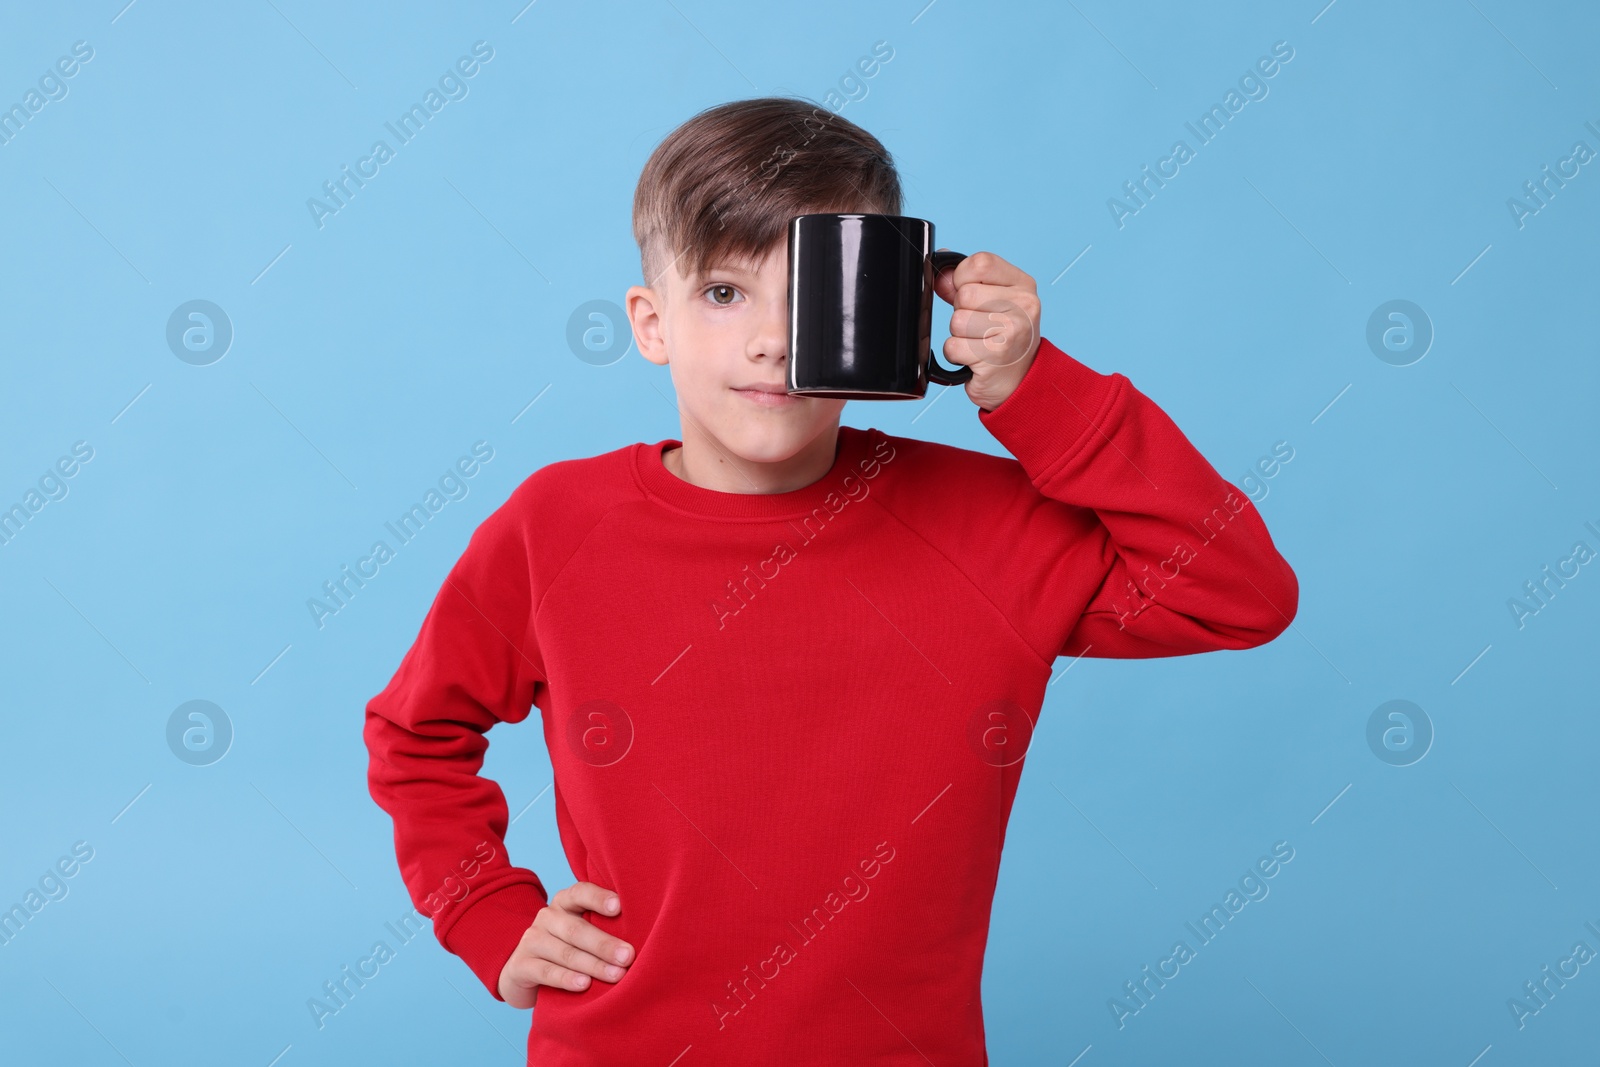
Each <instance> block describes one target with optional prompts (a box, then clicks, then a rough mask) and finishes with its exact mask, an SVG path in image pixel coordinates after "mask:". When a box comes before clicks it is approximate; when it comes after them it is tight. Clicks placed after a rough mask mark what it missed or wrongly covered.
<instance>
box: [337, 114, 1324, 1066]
mask: <svg viewBox="0 0 1600 1067" xmlns="http://www.w3.org/2000/svg"><path fill="white" fill-rule="evenodd" d="M812 212H871V213H880V214H900V213H901V197H900V186H899V180H898V178H897V176H896V174H895V170H894V165H893V162H892V160H891V159H890V157H889V154H888V152H886V151H885V150H884V148H883V146H882V145H881V144H880V143H879V142H878V141H877V140H876V139H875V138H874V137H872V135H870V134H868V133H867V132H866V131H864V130H862V129H861V128H859V127H858V126H856V125H854V124H853V123H850V122H848V121H846V120H844V119H842V118H839V117H838V116H837V115H833V114H831V113H828V112H826V111H823V110H821V109H817V108H812V107H811V106H810V105H809V104H808V103H805V102H802V101H799V100H793V99H784V98H762V99H753V100H744V101H738V102H734V103H730V104H725V105H722V106H719V107H715V108H711V109H708V110H707V111H704V112H702V113H701V114H699V115H697V116H695V117H694V118H693V119H691V120H690V121H688V122H686V123H685V124H684V125H682V126H680V127H679V128H678V129H677V130H676V131H674V132H673V133H672V134H670V135H669V136H668V137H667V138H666V139H665V140H664V141H663V142H662V143H661V144H660V145H659V146H658V147H657V148H656V150H655V152H654V153H653V154H652V155H651V157H650V160H649V161H648V163H647V164H646V165H645V168H644V171H643V173H642V175H641V177H640V180H639V185H638V188H637V191H636V194H635V199H634V236H635V238H636V239H637V240H638V242H639V246H640V254H641V261H642V265H643V268H644V277H645V278H646V279H648V280H649V281H650V285H649V286H648V287H646V286H637V285H636V286H634V287H632V288H631V289H629V290H628V294H627V301H628V314H629V318H630V320H631V323H632V327H633V332H634V337H635V339H636V341H637V343H638V345H639V349H640V351H641V353H642V354H643V355H644V357H645V358H646V359H648V360H650V361H651V362H652V363H657V364H665V365H666V366H667V367H668V370H669V372H670V374H671V376H672V383H673V387H674V389H675V391H676V393H677V398H678V405H679V410H680V413H681V415H682V439H681V440H672V439H668V440H664V441H658V442H656V443H654V444H645V443H637V444H633V445H629V446H627V447H624V448H620V449H617V450H616V451H613V452H608V453H605V454H603V455H600V456H595V457H592V458H585V459H572V460H565V461H562V462H558V463H552V464H550V465H548V466H546V467H544V468H542V469H541V470H538V471H536V472H535V473H534V474H533V475H532V476H530V477H529V478H528V479H527V480H525V481H524V482H523V483H522V484H521V485H520V486H519V487H518V488H517V489H516V490H515V491H514V492H513V493H512V494H511V497H510V499H508V500H507V501H506V503H505V504H504V505H503V506H501V507H500V508H499V509H498V510H497V511H495V512H494V513H493V514H492V515H490V516H489V517H488V518H487V519H485V520H484V522H483V524H482V525H481V526H480V527H479V528H478V529H477V530H476V531H475V532H474V534H473V536H472V539H471V542H470V543H469V545H468V546H467V548H466V550H465V552H463V554H462V556H461V558H460V560H459V561H457V563H456V564H455V566H454V568H453V569H452V570H451V572H450V574H449V576H448V578H447V579H446V581H445V583H444V586H443V588H442V589H441V590H440V591H439V594H438V596H437V598H436V599H435V600H434V602H433V605H432V607H431V608H430V609H429V611H428V614H427V617H426V618H425V620H424V622H423V624H422V627H421V631H420V633H419V634H418V637H417V640H416V643H415V644H414V645H413V646H412V648H411V649H410V651H409V652H408V653H407V654H406V656H405V658H404V659H403V661H402V662H401V664H400V667H399V669H398V670H397V671H396V673H395V675H394V677H393V679H392V680H391V681H390V682H389V684H388V686H387V687H386V688H385V689H384V690H383V692H382V693H380V694H379V695H377V696H376V697H374V698H373V699H372V700H371V701H370V702H369V703H368V705H367V709H366V724H365V737H366V741H367V745H368V747H369V750H370V752H371V764H370V770H369V784H370V789H371V793H372V796H373V798H374V800H376V801H377V803H378V804H379V805H381V806H382V807H383V808H384V809H385V810H386V811H388V812H389V813H390V814H391V815H392V816H393V818H394V825H395V846H396V851H397V853H398V857H399V862H400V868H401V873H402V876H403V878H404V880H405V883H406V886H407V887H408V889H409V891H410V893H411V896H412V899H413V900H414V902H415V903H416V905H417V907H418V908H419V909H420V910H422V911H423V912H424V913H426V914H428V915H430V916H431V917H432V919H433V923H434V932H435V934H436V936H437V937H438V938H439V941H440V943H441V944H442V945H444V947H445V948H446V949H448V950H449V951H451V952H453V953H456V954H457V955H459V956H460V957H461V958H462V959H463V960H464V961H465V962H466V963H467V965H468V966H469V967H470V968H471V969H472V971H473V972H474V973H475V974H476V975H477V976H478V978H479V979H480V980H481V981H482V982H483V984H484V986H485V988H487V989H488V990H489V992H490V993H491V994H493V995H494V996H495V997H497V998H498V999H501V1000H503V1001H505V1002H507V1003H509V1004H512V1005H514V1006H516V1007H533V1006H534V1004H535V1002H536V1001H537V1009H536V1010H535V1011H534V1013H533V1023H532V1030H531V1033H530V1034H529V1039H528V1062H529V1063H530V1064H538V1065H540V1067H565V1065H569V1064H570V1065H578V1064H584V1065H591V1064H649V1065H653V1067H669V1065H673V1064H678V1065H681V1067H690V1065H704V1064H738V1065H748V1064H764V1063H781V1064H788V1065H812V1064H817V1065H820V1064H844V1063H850V1064H926V1063H929V1062H931V1063H937V1064H940V1065H958V1064H959V1065H973V1064H983V1063H986V1062H987V1056H986V1053H985V1050H984V1029H983V1009H982V1003H981V1000H980V997H979V992H980V989H979V987H980V978H981V974H982V967H983V954H984V948H985V943H986V938H987V933H988V926H989V913H990V906H991V903H992V900H993V893H994V888H995V879H996V875H997V873H998V869H999V862H1000V848H1001V844H1002V842H1003V840H1004V836H1005V826H1006V820H1007V817H1008V815H1009V813H1010V809H1011V803H1012V800H1013V798H1014V797H1015V794H1016V789H1017V783H1018V780H1019V777H1020V775H1021V772H1022V763H1021V758H1022V755H1023V752H1024V751H1025V749H1026V744H1027V740H1028V738H1029V736H1030V735H1031V730H1032V724H1033V722H1034V721H1035V719H1036V717H1037V714H1038V711H1039V708H1040V705H1041V703H1042V701H1043V698H1044V693H1045V686H1046V684H1047V683H1048V682H1049V680H1050V677H1051V671H1052V661H1053V660H1055V658H1056V657H1058V656H1079V655H1093V656H1112V657H1145V656H1176V655H1187V654H1190V653H1195V652H1204V651H1208V650H1211V649H1242V648H1250V647H1253V646H1256V645H1261V644H1263V643H1265V642H1267V641H1270V640H1271V639H1272V638H1273V637H1275V636H1277V635H1278V634H1279V633H1281V632H1282V631H1283V630H1284V629H1285V628H1286V627H1287V626H1288V625H1289V622H1290V620H1291V619H1292V618H1293V616H1294V614H1295V610H1296V606H1297V603H1298V584H1297V582H1296V579H1295V576H1294V573H1293V571H1292V570H1290V568H1289V565H1288V564H1287V563H1286V562H1285V561H1284V560H1283V558H1282V557H1281V556H1280V555H1279V554H1278V552H1277V550H1276V549H1275V548H1274V547H1273V544H1272V540H1271V538H1270V537H1269V536H1268V534H1267V530H1266V527H1265V526H1264V525H1263V523H1262V520H1261V517H1260V515H1259V514H1258V513H1257V512H1256V510H1255V508H1254V506H1253V505H1252V504H1251V503H1250V501H1249V500H1248V499H1246V497H1245V496H1244V495H1243V494H1241V493H1239V492H1238V491H1236V490H1235V489H1234V488H1233V487H1232V486H1230V485H1229V484H1228V483H1227V482H1225V481H1224V480H1223V479H1222V478H1221V477H1220V476H1219V475H1218V474H1217V472H1216V471H1215V470H1214V469H1213V468H1212V467H1211V465H1210V464H1209V463H1207V462H1206V460H1205V459H1204V458H1203V457H1202V456H1201V455H1200V453H1199V452H1198V451H1196V450H1195V448H1194V447H1193V445H1191V444H1190V443H1189V441H1188V440H1187V439H1186V438H1185V437H1184V436H1183V434H1182V433H1181V432H1180V431H1179V430H1178V428H1177V426H1175V425H1174V424H1173V422H1172V420H1171V419H1169V418H1168V417H1167V416H1166V414H1165V413H1164V412H1162V410H1161V409H1160V408H1158V407H1157V406H1156V405H1155V403H1154V402H1152V401H1151V400H1150V399H1148V398H1147V397H1145V396H1144V395H1143V394H1142V393H1140V392H1139V391H1138V390H1136V389H1135V388H1134V387H1133V385H1132V384H1131V383H1130V382H1129V380H1128V379H1127V378H1126V377H1124V376H1122V375H1120V374H1115V373H1113V374H1101V373H1098V372H1096V371H1094V370H1091V369H1089V368H1088V367H1087V366H1085V365H1084V364H1082V363H1080V362H1078V361H1077V360H1075V359H1074V358H1073V357H1071V356H1069V355H1067V354H1066V353H1065V352H1063V351H1061V350H1060V349H1058V348H1056V347H1055V346H1054V345H1053V344H1051V343H1050V342H1049V341H1048V340H1046V339H1044V338H1043V337H1041V335H1040V334H1039V331H1038V320H1039V300H1038V296H1037V293H1036V289H1035V285H1034V280H1033V279H1032V278H1031V277H1029V276H1028V275H1027V274H1025V273H1023V272H1022V271H1021V270H1019V269H1018V268H1016V267H1015V266H1013V265H1011V264H1010V263H1007V262H1006V261H1005V260H1003V259H1001V258H999V257H998V256H995V255H993V254H989V253H978V254H974V255H972V256H969V257H968V258H967V259H965V260H963V261H962V262H961V263H960V264H959V265H958V266H957V267H956V268H955V269H954V270H953V271H948V272H944V273H943V274H941V276H940V278H939V280H938V283H937V291H938V293H939V295H940V297H942V298H943V299H944V300H945V301H946V302H949V303H952V304H953V305H954V307H955V308H956V310H955V311H954V313H953V314H952V316H951V321H950V333H951V339H950V340H949V341H948V342H947V343H946V344H945V346H944V349H943V354H944V356H945V358H946V359H947V360H948V361H949V362H951V363H957V364H966V365H969V366H971V367H972V369H973V377H972V380H971V381H970V382H969V383H967V384H966V386H965V387H964V388H965V392H966V394H967V397H968V399H970V400H971V401H972V402H973V403H974V404H976V405H977V408H978V412H977V416H978V419H979V420H980V421H981V422H982V423H983V425H984V426H985V427H986V428H987V429H988V430H989V431H990V432H991V433H992V434H993V435H994V436H995V437H996V438H997V439H998V440H999V442H1000V443H1001V444H1002V445H1003V446H1005V448H1006V449H1007V450H1008V451H1009V452H1010V453H1011V457H1000V456H994V455H990V454H987V453H981V452H974V451H969V450H965V449H959V448H955V447H951V446H948V445H942V444H937V443H933V442H927V441H919V440H914V439H911V438H904V437H897V436H893V435H889V434H885V433H882V432H880V431H878V430H876V429H868V430H860V429H856V428H854V427H850V426H841V425H839V413H840V410H841V409H842V408H843V407H844V404H845V401H843V400H834V399H826V398H813V397H790V396H788V395H787V394H786V393H785V392H784V382H785V371H786V366H785V360H786V356H787V347H786V346H787V319H786V313H787V303H786V301H787V291H786V271H787V263H786V258H785V255H786V253H785V250H786V243H785V238H786V232H787V230H786V227H787V222H788V220H789V219H790V218H791V217H792V216H794V215H800V214H807V213H812ZM995 309H998V310H995ZM991 312H992V313H991ZM1012 457H1015V458H1012ZM535 706H537V707H538V708H539V710H540V712H541V717H542V725H543V730H544V737H545V742H546V744H547V745H548V747H549V750H550V759H551V765H552V768H553V770H554V774H555V790H554V803H555V809H556V825H557V827H558V829H559V831H560V836H561V842H562V846H563V848H564V850H565V852H566V855H567V858H568V860H569V862H570V864H571V867H572V870H573V872H574V874H575V875H576V877H577V878H579V879H580V881H578V882H577V883H576V884H575V885H572V886H569V887H567V888H565V889H562V890H561V891H559V892H557V893H556V894H555V895H554V896H550V895H548V894H547V892H546V890H545V887H544V885H543V883H542V882H541V881H540V880H539V878H538V877H537V876H536V875H535V874H534V872H532V871H530V870H527V869H526V868H521V867H515V866H512V865H511V862H510V859H509V857H508V856H507V855H506V854H505V848H504V834H505V830H506V818H507V809H506V803H505V798H504V796H503V794H502V792H501V790H500V789H499V787H498V786H497V785H496V784H495V783H494V782H493V781H490V780H488V779H485V778H483V777H481V776H479V775H478V773H477V772H478V770H479V768H480V767H481V766H482V757H483V751H484V749H485V747H486V745H487V741H486V740H485V739H484V737H483V734H484V733H485V732H486V731H488V729H489V728H490V727H491V726H493V725H494V724H495V723H497V722H513V723H514V722H521V721H522V720H523V719H524V718H525V717H526V716H527V715H528V714H529V712H530V710H531V709H532V708H533V707H535Z"/></svg>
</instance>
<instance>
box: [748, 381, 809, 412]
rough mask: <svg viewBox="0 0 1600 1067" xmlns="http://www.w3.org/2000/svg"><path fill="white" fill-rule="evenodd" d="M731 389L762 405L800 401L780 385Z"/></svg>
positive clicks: (783, 405)
mask: <svg viewBox="0 0 1600 1067" xmlns="http://www.w3.org/2000/svg"><path fill="white" fill-rule="evenodd" d="M733 391H734V392H736V393H738V394H739V395H740V396H742V397H744V398H745V399H747V400H750V401H751V402H752V403H756V404H760V405H761V406H762V407H786V406H788V405H790V404H797V403H799V402H800V398H799V397H797V396H790V395H789V391H788V389H787V388H785V387H784V386H781V385H748V386H735V387H734V390H733Z"/></svg>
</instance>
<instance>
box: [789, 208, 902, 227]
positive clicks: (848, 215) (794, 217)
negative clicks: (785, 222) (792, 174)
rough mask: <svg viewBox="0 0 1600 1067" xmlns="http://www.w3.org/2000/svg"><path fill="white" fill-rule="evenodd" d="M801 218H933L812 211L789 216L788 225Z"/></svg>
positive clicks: (863, 212) (875, 213)
mask: <svg viewBox="0 0 1600 1067" xmlns="http://www.w3.org/2000/svg"><path fill="white" fill-rule="evenodd" d="M802 219H904V220H906V221H909V222H925V223H927V224H928V225H929V226H932V225H933V220H931V219H925V218H922V217H921V216H920V215H889V214H885V213H883V212H879V211H813V212H808V213H807V214H804V215H792V216H790V218H789V225H791V226H793V225H794V224H795V223H797V222H799V221H801V220H802Z"/></svg>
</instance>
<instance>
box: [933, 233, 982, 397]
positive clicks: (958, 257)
mask: <svg viewBox="0 0 1600 1067" xmlns="http://www.w3.org/2000/svg"><path fill="white" fill-rule="evenodd" d="M966 258H967V254H966V253H965V252H952V251H950V250H949V249H948V248H941V249H940V250H939V251H937V252H935V253H934V254H933V276H934V277H935V278H937V277H938V276H939V272H940V271H943V270H952V269H954V267H955V265H956V264H957V263H960V262H961V261H962V260H963V259H966ZM928 380H929V381H930V382H937V383H938V384H939V385H965V384H966V383H967V382H969V381H971V380H972V368H971V367H957V368H956V369H955V370H949V369H947V368H946V367H945V366H944V365H943V364H942V363H940V362H939V357H938V356H937V355H935V354H933V353H932V352H929V353H928Z"/></svg>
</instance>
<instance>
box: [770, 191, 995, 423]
mask: <svg viewBox="0 0 1600 1067" xmlns="http://www.w3.org/2000/svg"><path fill="white" fill-rule="evenodd" d="M965 258H967V257H966V256H965V254H963V253H961V252H950V251H938V252H936V251H934V249H933V223H931V222H929V221H928V220H927V219H917V218H911V217H910V216H906V215H865V214H863V215H797V216H795V217H794V218H792V219H790V220H789V376H788V377H789V383H788V391H789V393H790V394H792V395H795V396H827V397H836V398H842V399H846V400H919V399H921V398H922V397H923V396H925V395H927V392H928V382H929V381H934V382H938V383H939V384H940V385H962V384H964V383H965V382H966V381H967V380H968V379H970V378H971V377H972V368H971V367H959V368H957V369H955V370H949V369H947V368H945V367H944V366H942V365H941V364H940V363H939V361H938V360H937V359H936V358H934V355H933V352H932V350H931V348H930V347H929V338H930V336H931V330H930V326H931V324H932V321H933V298H934V291H933V279H934V276H935V274H936V272H938V271H942V270H949V269H951V268H953V267H954V266H955V265H956V264H957V263H960V262H961V261H962V260H963V259H965Z"/></svg>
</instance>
